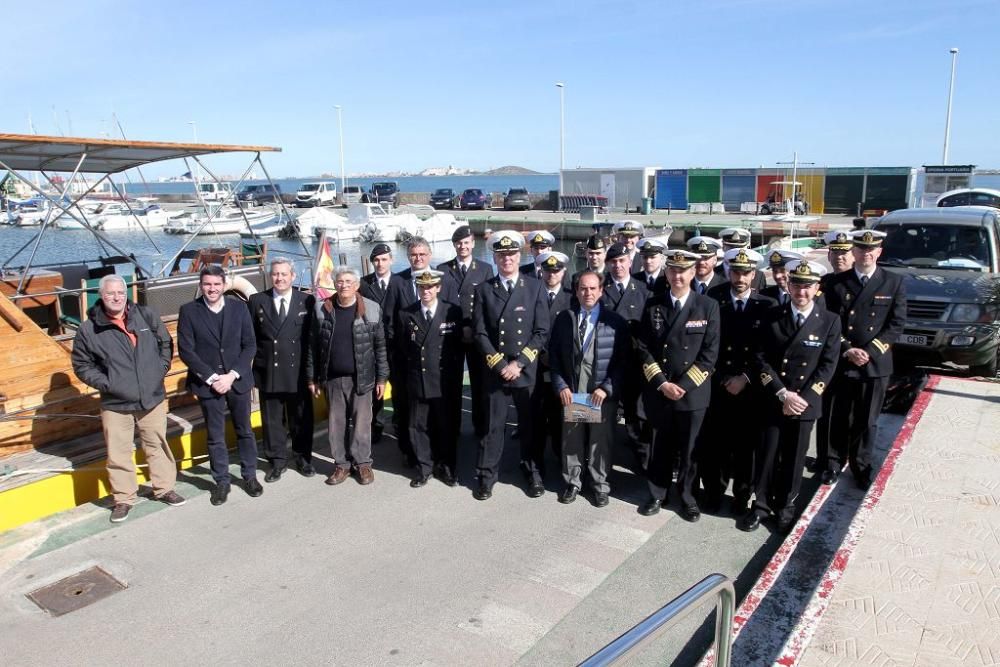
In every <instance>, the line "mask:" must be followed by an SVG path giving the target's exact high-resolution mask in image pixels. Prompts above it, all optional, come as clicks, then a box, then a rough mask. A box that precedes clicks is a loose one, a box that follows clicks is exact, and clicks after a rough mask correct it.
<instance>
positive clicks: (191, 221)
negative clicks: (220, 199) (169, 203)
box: [163, 206, 279, 235]
mask: <svg viewBox="0 0 1000 667" xmlns="http://www.w3.org/2000/svg"><path fill="white" fill-rule="evenodd" d="M278 217H279V215H278V213H277V212H276V211H275V210H274V209H271V208H265V209H264V210H261V211H246V210H243V209H241V208H239V207H238V206H223V207H222V210H221V211H219V212H218V213H217V214H215V217H214V218H212V221H211V222H209V223H208V224H205V221H206V220H208V216H206V215H204V214H203V213H191V214H184V215H180V216H177V217H176V218H173V219H171V220H169V221H168V222H167V223H166V224H165V225H164V226H163V231H164V232H166V233H167V234H208V235H212V234H239V233H240V232H241V231H245V230H246V228H247V225H248V224H250V225H255V224H263V223H271V222H274V221H275V220H277V219H278Z"/></svg>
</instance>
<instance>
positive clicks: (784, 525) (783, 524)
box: [778, 516, 795, 535]
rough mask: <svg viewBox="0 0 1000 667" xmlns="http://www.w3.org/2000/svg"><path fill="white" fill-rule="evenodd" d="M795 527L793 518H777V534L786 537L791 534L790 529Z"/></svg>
mask: <svg viewBox="0 0 1000 667" xmlns="http://www.w3.org/2000/svg"><path fill="white" fill-rule="evenodd" d="M794 526H795V517H794V516H793V517H791V518H789V517H778V532H779V533H781V534H782V535H787V534H788V533H790V532H792V527H794Z"/></svg>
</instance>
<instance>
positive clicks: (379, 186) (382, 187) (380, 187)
mask: <svg viewBox="0 0 1000 667" xmlns="http://www.w3.org/2000/svg"><path fill="white" fill-rule="evenodd" d="M372 190H374V191H375V192H376V193H378V194H392V193H393V192H395V191H396V186H395V185H393V184H392V183H375V184H374V185H372Z"/></svg>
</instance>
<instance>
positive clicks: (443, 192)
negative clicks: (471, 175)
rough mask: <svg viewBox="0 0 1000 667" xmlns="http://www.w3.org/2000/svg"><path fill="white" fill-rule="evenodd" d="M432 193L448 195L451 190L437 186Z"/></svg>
mask: <svg viewBox="0 0 1000 667" xmlns="http://www.w3.org/2000/svg"><path fill="white" fill-rule="evenodd" d="M434 194H436V195H440V196H441V197H450V196H451V195H452V192H451V190H450V189H448V188H438V189H437V190H435V191H434Z"/></svg>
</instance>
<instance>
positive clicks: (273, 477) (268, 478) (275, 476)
mask: <svg viewBox="0 0 1000 667" xmlns="http://www.w3.org/2000/svg"><path fill="white" fill-rule="evenodd" d="M284 472H285V466H277V465H276V466H272V467H271V469H270V470H268V471H267V474H266V475H264V481H265V482H267V483H268V484H270V483H272V482H277V481H278V480H279V479H281V475H282V473H284Z"/></svg>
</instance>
